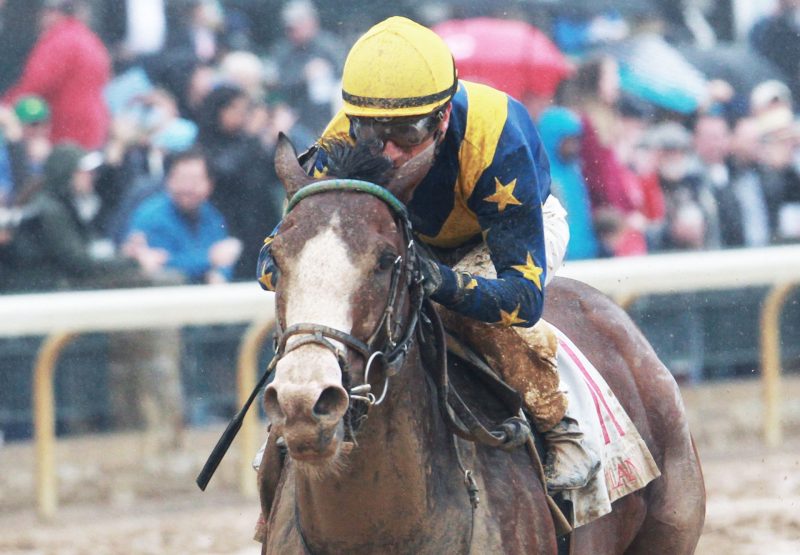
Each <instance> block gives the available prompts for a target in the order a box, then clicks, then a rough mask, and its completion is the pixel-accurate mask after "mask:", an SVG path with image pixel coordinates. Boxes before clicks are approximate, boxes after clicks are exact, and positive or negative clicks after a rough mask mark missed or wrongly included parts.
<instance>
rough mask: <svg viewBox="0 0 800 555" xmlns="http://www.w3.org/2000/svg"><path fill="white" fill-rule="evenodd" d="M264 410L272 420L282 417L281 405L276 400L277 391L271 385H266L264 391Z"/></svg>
mask: <svg viewBox="0 0 800 555" xmlns="http://www.w3.org/2000/svg"><path fill="white" fill-rule="evenodd" d="M264 411H265V412H266V413H267V416H268V417H269V419H270V420H271V421H272V422H275V421H276V420H280V419H282V418H284V414H283V411H282V410H281V405H280V403H279V402H278V392H277V391H276V390H275V389H274V388H272V387H268V388H267V390H266V391H265V392H264Z"/></svg>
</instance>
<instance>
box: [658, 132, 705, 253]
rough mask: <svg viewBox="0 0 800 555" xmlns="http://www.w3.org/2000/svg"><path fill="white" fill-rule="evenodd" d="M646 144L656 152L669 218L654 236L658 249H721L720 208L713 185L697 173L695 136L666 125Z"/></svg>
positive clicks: (660, 181) (666, 214) (660, 183)
mask: <svg viewBox="0 0 800 555" xmlns="http://www.w3.org/2000/svg"><path fill="white" fill-rule="evenodd" d="M645 142H646V143H648V144H649V145H650V146H652V147H653V148H654V149H655V150H656V160H657V162H656V164H657V169H658V179H659V185H660V187H661V190H662V191H663V193H664V204H665V217H664V222H663V225H662V226H661V229H660V232H659V233H657V234H655V235H654V237H653V246H654V248H655V250H698V249H708V248H716V247H718V246H719V241H718V236H717V228H718V224H717V208H716V201H715V199H714V194H713V192H712V191H711V188H710V186H709V185H708V184H707V182H706V181H705V180H704V179H703V177H702V175H701V174H700V173H699V172H698V171H696V169H697V166H696V165H695V164H693V159H692V156H691V147H692V135H691V134H690V133H689V131H687V130H686V129H685V128H684V127H683V126H682V125H680V124H678V123H675V122H668V123H662V124H660V125H658V126H656V127H654V128H653V129H651V130H650V131H649V133H648V136H647V137H645Z"/></svg>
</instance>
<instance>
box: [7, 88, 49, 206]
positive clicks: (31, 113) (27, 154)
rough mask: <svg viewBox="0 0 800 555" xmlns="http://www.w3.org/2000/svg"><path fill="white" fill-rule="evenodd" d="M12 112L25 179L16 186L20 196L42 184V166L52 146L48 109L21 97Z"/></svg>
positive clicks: (39, 101) (38, 101)
mask: <svg viewBox="0 0 800 555" xmlns="http://www.w3.org/2000/svg"><path fill="white" fill-rule="evenodd" d="M14 113H15V114H16V116H17V119H18V120H19V123H20V124H21V130H22V137H21V145H22V146H23V153H22V156H23V161H24V164H25V165H24V172H25V173H24V176H20V179H19V182H18V183H17V186H18V189H19V190H20V194H22V195H27V194H29V193H28V192H27V191H28V190H29V189H30V188H32V187H36V186H38V185H39V184H40V183H41V179H42V175H43V171H44V163H45V161H46V160H47V157H48V156H50V152H52V150H53V144H52V143H51V142H50V129H51V119H50V107H49V106H48V105H47V102H45V101H44V99H42V98H40V97H38V96H23V97H21V98H20V99H19V100H17V103H16V105H15V106H14Z"/></svg>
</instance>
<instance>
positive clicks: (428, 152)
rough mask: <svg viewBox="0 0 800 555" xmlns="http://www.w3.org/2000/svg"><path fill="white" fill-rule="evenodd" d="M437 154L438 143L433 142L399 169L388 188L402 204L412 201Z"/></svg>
mask: <svg viewBox="0 0 800 555" xmlns="http://www.w3.org/2000/svg"><path fill="white" fill-rule="evenodd" d="M435 154H436V141H433V142H432V143H431V144H430V145H429V146H428V147H427V148H426V149H425V150H423V151H422V152H420V153H419V154H417V155H416V156H414V157H413V158H412V159H411V160H409V161H408V162H406V163H405V164H403V165H402V166H400V167H399V168H397V171H395V172H394V176H393V177H392V180H391V182H390V183H389V184H388V185H387V186H386V188H387V189H389V191H390V192H391V193H392V194H393V195H394V196H396V197H397V198H398V199H399V200H400V202H402V203H403V204H407V203H408V201H410V200H411V195H412V194H413V193H414V189H415V188H416V186H417V185H418V184H419V182H420V181H422V178H423V177H425V174H427V173H428V171H429V170H430V169H431V166H432V165H433V157H434V155H435Z"/></svg>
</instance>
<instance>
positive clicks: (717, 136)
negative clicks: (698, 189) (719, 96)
mask: <svg viewBox="0 0 800 555" xmlns="http://www.w3.org/2000/svg"><path fill="white" fill-rule="evenodd" d="M730 148H731V131H730V126H729V125H728V122H727V120H726V119H725V118H724V117H723V116H722V115H721V114H720V113H717V112H715V111H712V112H709V113H705V114H700V115H699V116H698V117H697V119H696V120H695V122H694V151H695V153H696V155H697V163H698V164H699V166H700V168H699V171H700V172H701V173H702V174H703V175H704V176H705V178H706V180H707V181H708V182H709V183H710V184H711V185H712V186H713V188H714V189H715V190H718V189H724V188H725V187H727V186H728V184H729V183H730V170H729V169H728V165H727V159H728V156H729V155H730Z"/></svg>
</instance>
